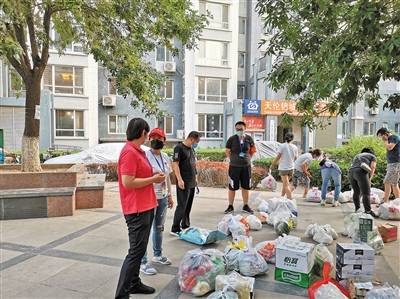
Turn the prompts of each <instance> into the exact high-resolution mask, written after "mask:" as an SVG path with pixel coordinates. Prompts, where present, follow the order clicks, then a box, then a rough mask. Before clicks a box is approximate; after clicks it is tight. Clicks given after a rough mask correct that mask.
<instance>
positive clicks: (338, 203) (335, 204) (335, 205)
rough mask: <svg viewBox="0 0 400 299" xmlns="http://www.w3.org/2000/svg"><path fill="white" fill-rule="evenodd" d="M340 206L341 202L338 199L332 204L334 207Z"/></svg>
mask: <svg viewBox="0 0 400 299" xmlns="http://www.w3.org/2000/svg"><path fill="white" fill-rule="evenodd" d="M339 206H340V202H339V201H337V200H336V201H335V202H334V203H333V204H332V207H334V208H336V207H339Z"/></svg>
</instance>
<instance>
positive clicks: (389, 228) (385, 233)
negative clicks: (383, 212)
mask: <svg viewBox="0 0 400 299" xmlns="http://www.w3.org/2000/svg"><path fill="white" fill-rule="evenodd" d="M378 230H379V233H380V234H381V236H382V239H383V242H385V243H387V242H393V241H396V240H397V226H396V225H393V224H390V223H385V224H382V225H379V226H378Z"/></svg>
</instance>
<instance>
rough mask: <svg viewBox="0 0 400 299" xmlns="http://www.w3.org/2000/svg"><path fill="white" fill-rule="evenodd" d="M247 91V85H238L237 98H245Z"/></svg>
mask: <svg viewBox="0 0 400 299" xmlns="http://www.w3.org/2000/svg"><path fill="white" fill-rule="evenodd" d="M245 92H246V86H244V85H238V86H237V98H238V99H239V100H243V99H244V97H245Z"/></svg>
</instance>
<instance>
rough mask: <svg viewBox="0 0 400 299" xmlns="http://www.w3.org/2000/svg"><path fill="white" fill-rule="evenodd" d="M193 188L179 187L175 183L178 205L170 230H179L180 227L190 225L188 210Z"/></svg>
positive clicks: (189, 209) (190, 207)
mask: <svg viewBox="0 0 400 299" xmlns="http://www.w3.org/2000/svg"><path fill="white" fill-rule="evenodd" d="M194 190H195V188H187V189H184V190H182V189H180V188H179V187H178V184H177V185H176V198H177V202H178V205H177V206H176V210H175V215H174V222H173V224H172V229H171V231H173V232H179V231H180V230H181V227H182V228H183V229H185V228H188V227H190V211H191V210H192V204H193V198H194Z"/></svg>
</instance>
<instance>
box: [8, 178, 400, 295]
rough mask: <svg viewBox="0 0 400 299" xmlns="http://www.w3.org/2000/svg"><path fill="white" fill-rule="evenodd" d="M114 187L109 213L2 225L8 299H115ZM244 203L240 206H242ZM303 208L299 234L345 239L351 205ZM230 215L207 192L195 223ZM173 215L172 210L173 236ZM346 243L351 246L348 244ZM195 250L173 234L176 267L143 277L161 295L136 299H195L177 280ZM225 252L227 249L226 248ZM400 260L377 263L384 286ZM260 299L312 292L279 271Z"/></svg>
mask: <svg viewBox="0 0 400 299" xmlns="http://www.w3.org/2000/svg"><path fill="white" fill-rule="evenodd" d="M106 188H107V192H106V200H105V207H104V208H103V209H95V210H79V211H76V214H75V215H74V216H73V217H60V218H50V219H27V220H11V221H2V222H0V225H1V231H0V232H1V235H0V237H1V238H0V241H1V243H0V254H1V256H0V262H1V267H0V283H1V284H0V298H1V299H9V298H10V299H11V298H20V299H22V298H41V299H42V298H65V299H67V298H68V299H69V298H93V299H101V298H113V296H114V292H115V288H116V283H117V279H118V275H119V270H120V266H121V263H122V260H123V258H124V256H125V254H126V251H127V248H128V241H127V231H126V226H125V223H124V221H123V218H122V215H121V213H120V207H119V197H118V189H117V186H116V184H115V183H108V184H107V186H106ZM273 195H274V194H272V193H271V196H273ZM239 204H240V201H239V200H238V202H237V204H236V206H239ZM298 205H299V225H298V228H297V229H296V230H295V231H293V233H292V234H293V235H298V236H303V235H304V231H305V228H306V226H307V225H308V224H310V223H313V222H318V223H320V224H325V223H330V224H331V225H332V226H334V228H336V230H337V231H338V232H340V231H342V230H343V217H344V215H345V214H346V213H349V212H351V211H352V210H353V207H352V206H351V205H349V204H346V205H342V206H341V207H340V208H336V209H335V208H332V207H330V206H329V207H325V208H322V207H320V206H319V205H317V204H313V203H306V202H302V201H301V200H298ZM225 208H226V190H224V189H211V188H202V189H201V193H200V195H199V196H197V198H196V199H195V203H194V211H193V214H192V224H193V225H195V226H200V227H204V228H209V229H215V227H216V224H217V223H218V221H219V220H220V219H221V218H222V216H223V213H222V211H223V210H224V209H225ZM172 215H173V213H172V211H170V212H169V213H168V219H167V223H166V228H167V229H169V228H170V225H171V218H172ZM379 222H383V221H379ZM398 224H399V223H397V225H398ZM252 236H253V238H254V240H255V241H256V242H259V241H263V240H269V239H274V238H275V237H276V236H275V233H274V232H273V229H272V228H271V227H269V226H265V227H264V229H263V230H262V231H259V232H253V233H252ZM308 241H309V242H312V241H311V240H308ZM340 241H347V242H350V240H349V239H344V238H341V239H340ZM150 245H151V244H150ZM195 247H196V246H193V245H191V244H188V243H185V242H183V241H179V240H176V239H174V238H173V237H172V236H169V235H168V234H165V238H164V252H165V254H166V255H167V256H168V257H169V258H170V259H171V260H172V261H173V264H172V266H164V267H158V269H159V272H160V273H159V274H158V275H156V276H152V277H143V280H144V282H145V283H148V284H150V285H152V286H154V287H155V288H156V289H157V294H156V295H151V296H135V297H134V298H153V297H154V298H162V299H173V298H180V299H183V298H192V297H191V296H188V295H186V294H181V293H180V292H179V288H178V285H177V281H176V277H175V275H176V273H177V269H178V268H177V267H178V266H179V262H180V260H181V258H182V256H183V255H184V253H185V252H186V251H188V250H190V249H193V248H195ZM217 247H218V248H219V249H222V250H223V248H224V247H225V242H221V244H219V245H218V246H217ZM334 249H335V245H332V246H330V250H331V251H332V252H334ZM399 255H400V243H399V241H397V242H393V243H388V244H386V245H385V249H384V251H383V254H382V255H381V256H377V257H376V262H375V267H376V278H377V279H379V280H381V281H388V282H390V283H392V284H397V285H400V260H399ZM256 297H257V298H286V299H294V298H304V297H306V292H305V290H304V289H301V288H297V287H294V286H291V285H287V284H282V283H277V282H275V281H274V278H273V267H271V268H270V271H269V273H268V274H267V275H264V276H261V277H259V278H257V282H256Z"/></svg>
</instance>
